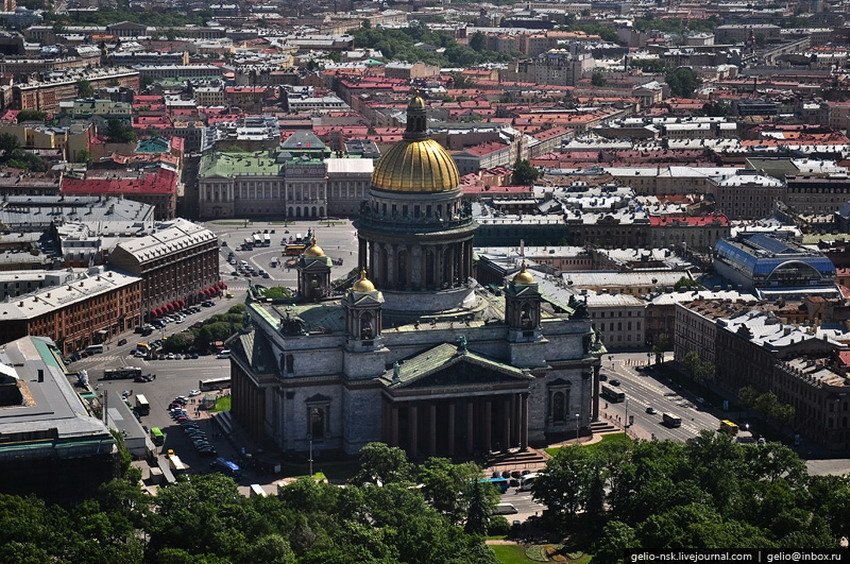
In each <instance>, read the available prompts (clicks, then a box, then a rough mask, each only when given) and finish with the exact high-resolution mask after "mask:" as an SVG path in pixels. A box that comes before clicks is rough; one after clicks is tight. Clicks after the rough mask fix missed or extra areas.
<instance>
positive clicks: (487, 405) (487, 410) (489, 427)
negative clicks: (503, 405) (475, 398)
mask: <svg viewBox="0 0 850 564" xmlns="http://www.w3.org/2000/svg"><path fill="white" fill-rule="evenodd" d="M492 439H493V402H492V401H490V400H489V399H488V400H485V401H484V452H486V453H489V452H490V451H491V450H492V448H491V447H492V445H491V441H492Z"/></svg>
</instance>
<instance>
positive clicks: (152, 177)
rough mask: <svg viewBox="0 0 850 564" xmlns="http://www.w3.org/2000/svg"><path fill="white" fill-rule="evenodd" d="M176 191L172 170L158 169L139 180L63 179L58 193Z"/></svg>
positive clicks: (163, 192)
mask: <svg viewBox="0 0 850 564" xmlns="http://www.w3.org/2000/svg"><path fill="white" fill-rule="evenodd" d="M176 190H177V175H176V174H175V173H174V171H173V170H168V169H164V168H159V169H157V170H156V172H149V173H146V174H144V175H143V176H142V177H140V178H120V177H119V178H70V177H67V176H66V177H64V178H63V179H62V185H61V187H60V192H62V193H63V194H73V195H78V196H81V195H116V194H124V195H131V194H170V193H174V192H175V191H176Z"/></svg>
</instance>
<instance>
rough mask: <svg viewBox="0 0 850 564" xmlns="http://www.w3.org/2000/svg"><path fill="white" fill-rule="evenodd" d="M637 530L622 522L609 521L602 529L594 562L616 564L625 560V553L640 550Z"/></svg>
mask: <svg viewBox="0 0 850 564" xmlns="http://www.w3.org/2000/svg"><path fill="white" fill-rule="evenodd" d="M640 546H641V545H640V541H639V540H638V538H637V534H635V530H634V529H632V528H631V527H629V526H628V525H626V524H625V523H623V522H622V521H617V520H616V519H615V520H613V521H609V522H608V523H606V524H605V527H604V528H603V529H602V535H601V536H600V538H599V539H598V540H597V541H596V545H595V547H596V553H595V555H594V557H593V561H594V562H595V561H597V560H598V561H599V562H601V563H602V564H615V563H616V562H620V561H621V560H622V558H623V551H625V550H629V549H632V548H640Z"/></svg>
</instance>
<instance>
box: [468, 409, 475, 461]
mask: <svg viewBox="0 0 850 564" xmlns="http://www.w3.org/2000/svg"><path fill="white" fill-rule="evenodd" d="M474 412H475V410H474V409H473V403H472V400H467V402H466V453H467V454H472V452H473V449H474V448H475V442H474V439H475V435H474V431H475V424H474V418H473V415H474Z"/></svg>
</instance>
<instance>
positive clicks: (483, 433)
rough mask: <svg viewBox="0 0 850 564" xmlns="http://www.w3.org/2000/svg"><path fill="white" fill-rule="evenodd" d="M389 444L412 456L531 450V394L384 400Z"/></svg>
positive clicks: (385, 439) (384, 433)
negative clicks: (529, 419)
mask: <svg viewBox="0 0 850 564" xmlns="http://www.w3.org/2000/svg"><path fill="white" fill-rule="evenodd" d="M382 416H383V418H382V426H383V429H382V430H383V437H384V441H385V442H386V443H387V444H389V445H392V446H399V447H402V448H404V449H405V450H406V451H407V453H408V455H410V456H411V457H416V456H418V455H419V454H420V453H422V454H425V455H428V456H435V455H438V454H445V455H448V456H453V455H455V454H457V453H460V452H462V453H465V454H474V453H477V452H485V453H489V452H492V451H493V450H500V451H507V450H508V449H511V448H517V447H518V448H520V449H521V450H526V449H527V448H528V393H527V392H521V393H512V394H498V395H490V396H481V397H463V398H457V399H441V400H422V401H418V400H415V401H392V400H389V399H388V398H384V402H383V410H382Z"/></svg>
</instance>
